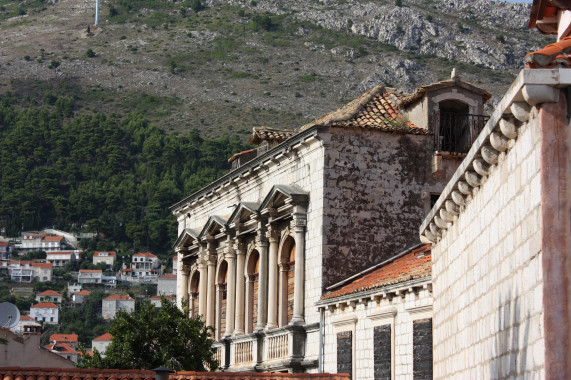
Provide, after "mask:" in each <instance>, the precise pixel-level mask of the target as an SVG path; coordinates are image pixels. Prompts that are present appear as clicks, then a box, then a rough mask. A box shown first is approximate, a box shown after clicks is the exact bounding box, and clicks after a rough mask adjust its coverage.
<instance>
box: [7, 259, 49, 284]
mask: <svg viewBox="0 0 571 380" xmlns="http://www.w3.org/2000/svg"><path fill="white" fill-rule="evenodd" d="M0 265H1V266H2V267H5V268H8V275H9V276H10V279H11V280H12V281H18V282H32V280H34V279H36V280H37V281H39V282H46V281H51V280H52V275H53V268H52V264H51V263H41V262H35V261H16V260H12V261H2V262H0Z"/></svg>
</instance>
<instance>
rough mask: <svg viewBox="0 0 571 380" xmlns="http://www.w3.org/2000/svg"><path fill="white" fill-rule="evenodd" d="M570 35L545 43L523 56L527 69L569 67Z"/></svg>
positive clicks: (570, 58)
mask: <svg viewBox="0 0 571 380" xmlns="http://www.w3.org/2000/svg"><path fill="white" fill-rule="evenodd" d="M570 54H571V37H565V38H563V39H562V40H561V41H559V42H556V43H554V44H550V45H547V46H546V47H544V48H543V49H540V50H537V51H534V52H531V53H529V54H527V55H526V56H525V62H527V65H526V68H528V69H547V68H550V67H571V55H570Z"/></svg>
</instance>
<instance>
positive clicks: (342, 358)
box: [337, 331, 353, 378]
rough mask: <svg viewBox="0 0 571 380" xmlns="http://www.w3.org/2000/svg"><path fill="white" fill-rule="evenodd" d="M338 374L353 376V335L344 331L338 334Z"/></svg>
mask: <svg viewBox="0 0 571 380" xmlns="http://www.w3.org/2000/svg"><path fill="white" fill-rule="evenodd" d="M337 373H348V374H349V377H350V378H352V377H353V376H352V375H353V333H352V332H351V331H343V332H341V333H338V334H337Z"/></svg>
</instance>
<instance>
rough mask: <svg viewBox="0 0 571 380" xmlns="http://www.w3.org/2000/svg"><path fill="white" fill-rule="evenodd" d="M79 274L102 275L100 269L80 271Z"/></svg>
mask: <svg viewBox="0 0 571 380" xmlns="http://www.w3.org/2000/svg"><path fill="white" fill-rule="evenodd" d="M79 273H103V271H102V270H101V269H80V270H79Z"/></svg>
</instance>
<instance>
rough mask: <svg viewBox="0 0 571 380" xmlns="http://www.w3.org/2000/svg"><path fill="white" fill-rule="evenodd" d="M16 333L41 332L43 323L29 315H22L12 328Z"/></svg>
mask: <svg viewBox="0 0 571 380" xmlns="http://www.w3.org/2000/svg"><path fill="white" fill-rule="evenodd" d="M10 331H12V332H13V333H14V334H18V335H22V334H31V333H41V332H42V325H41V324H40V323H38V322H36V320H35V319H34V318H32V317H30V316H29V315H20V320H19V321H18V323H17V324H16V326H14V327H12V328H11V329H10Z"/></svg>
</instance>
